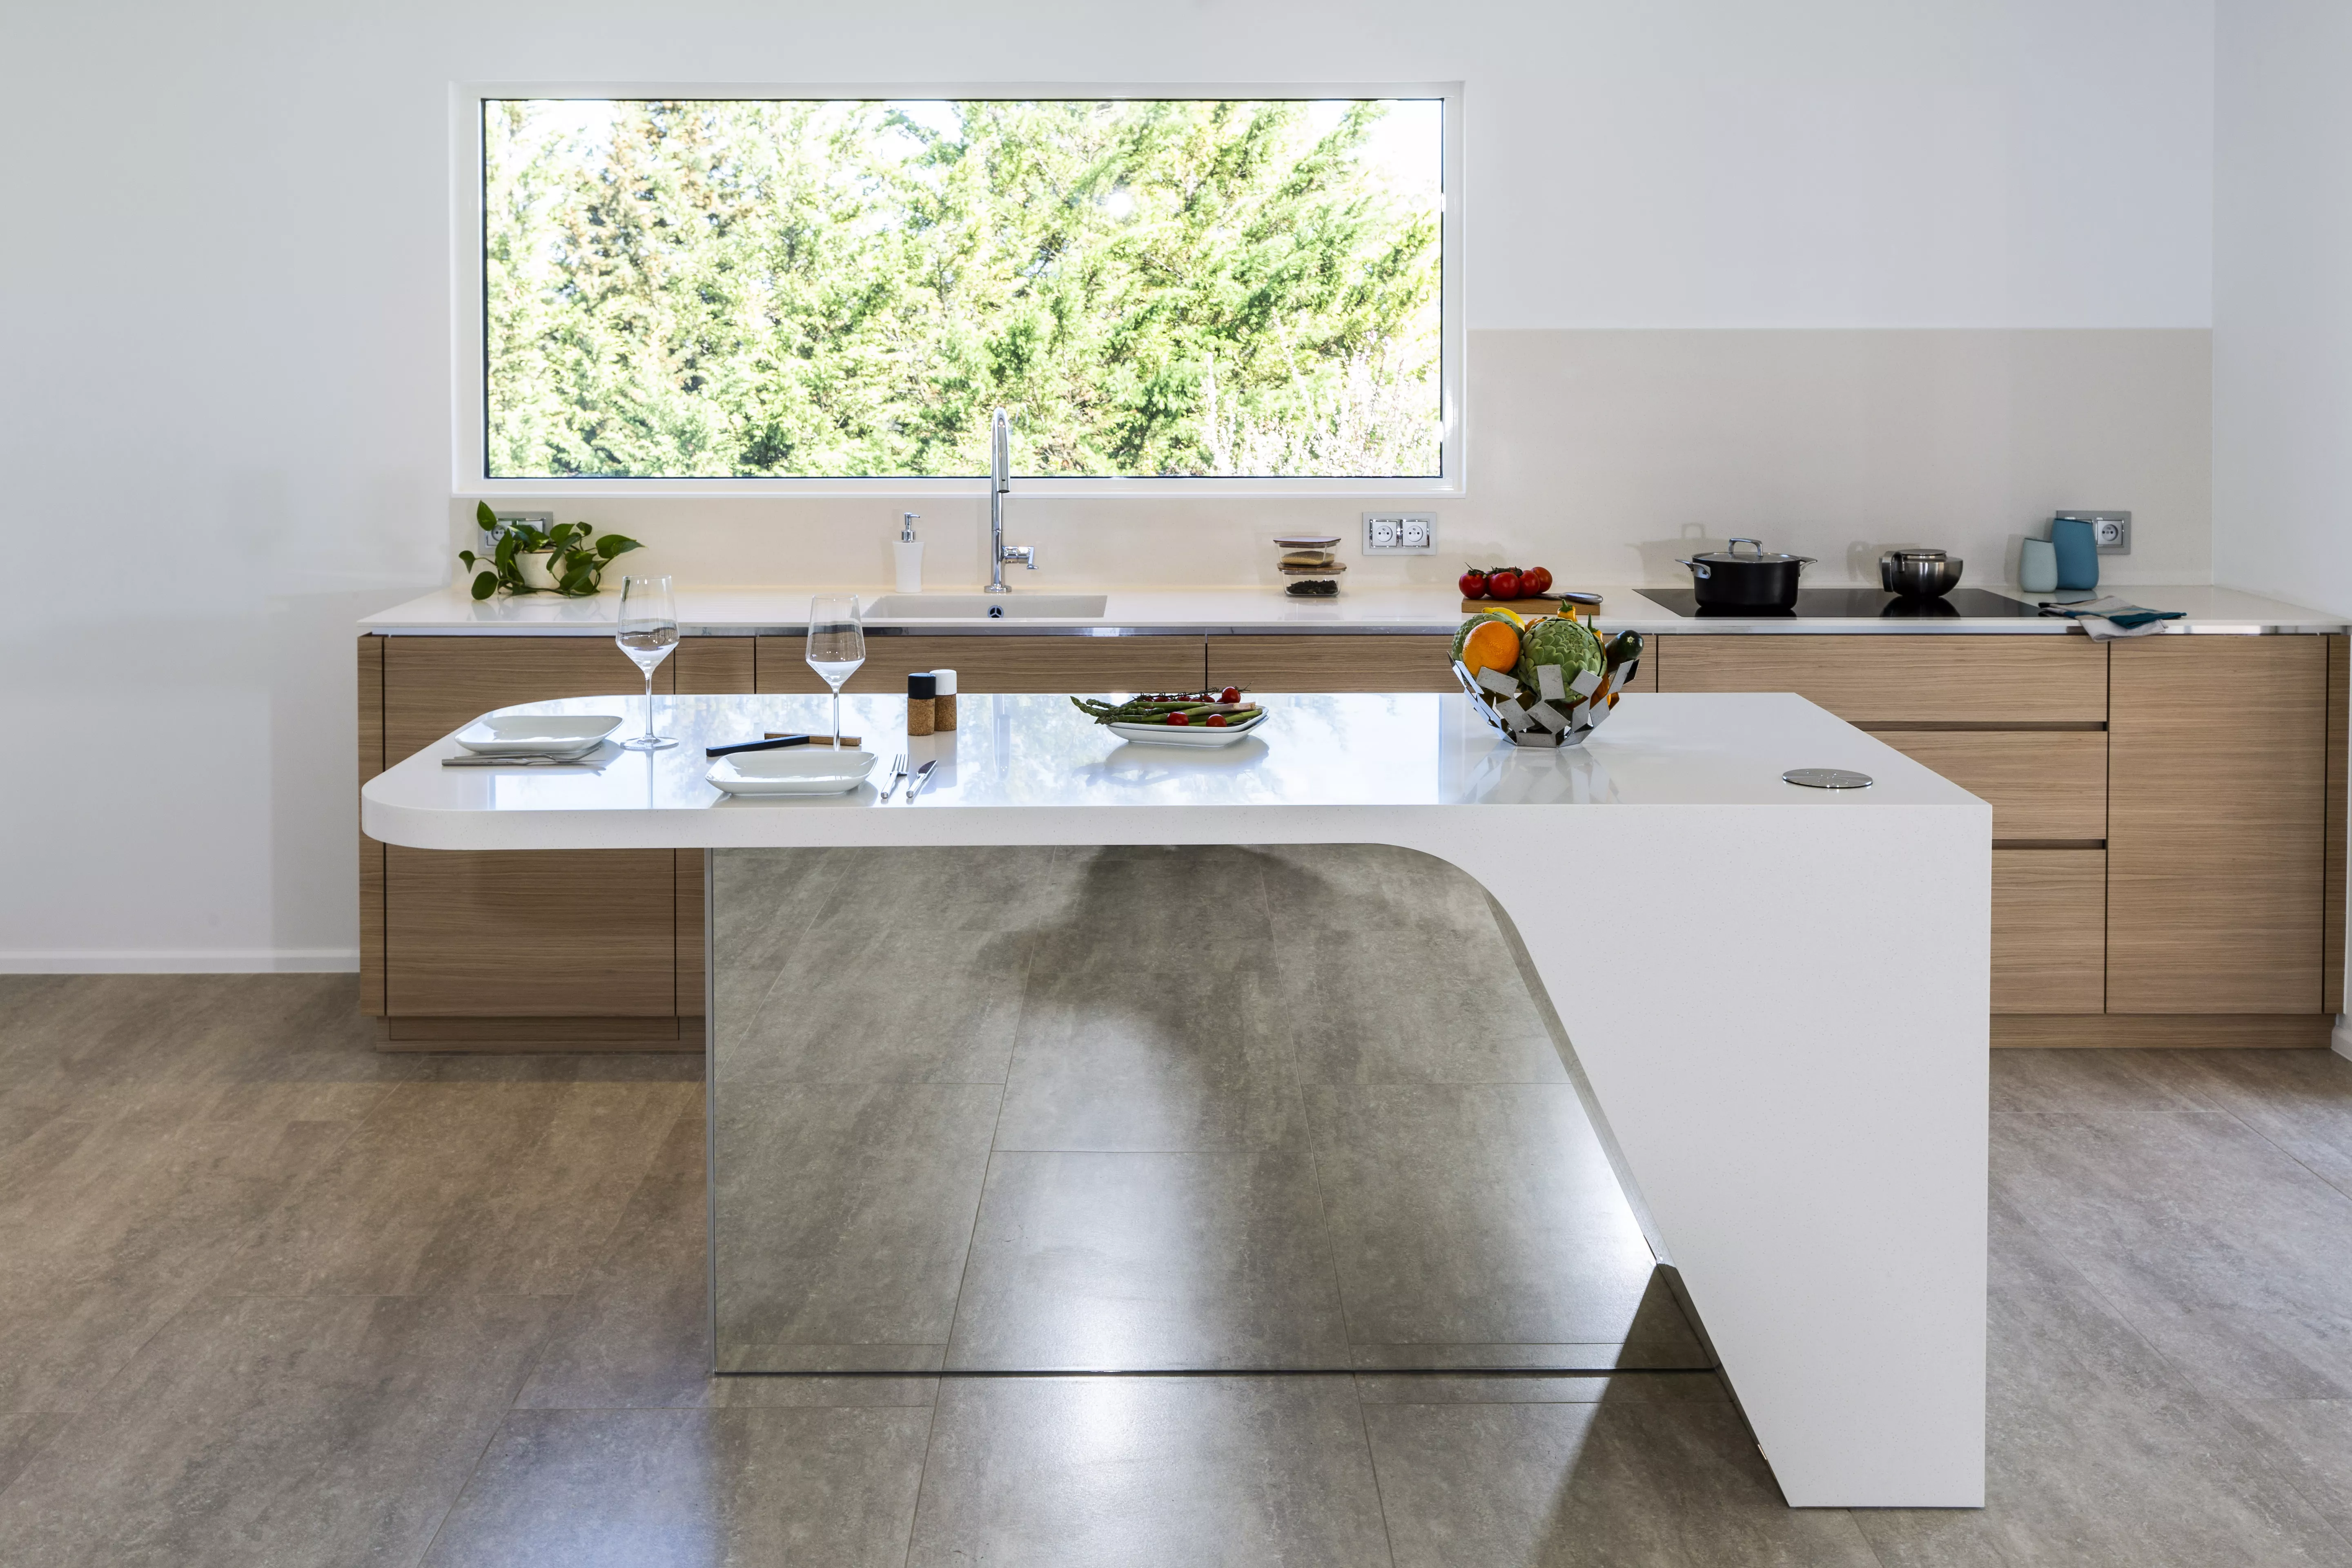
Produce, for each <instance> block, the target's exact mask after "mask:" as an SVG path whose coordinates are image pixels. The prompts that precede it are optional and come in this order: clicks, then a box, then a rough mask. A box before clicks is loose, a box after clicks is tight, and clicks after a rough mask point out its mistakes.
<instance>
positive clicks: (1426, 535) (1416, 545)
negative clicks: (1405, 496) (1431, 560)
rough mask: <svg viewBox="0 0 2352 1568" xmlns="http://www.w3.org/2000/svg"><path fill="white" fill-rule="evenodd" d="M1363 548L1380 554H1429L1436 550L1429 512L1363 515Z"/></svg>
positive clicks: (1433, 520) (1432, 514) (1433, 515)
mask: <svg viewBox="0 0 2352 1568" xmlns="http://www.w3.org/2000/svg"><path fill="white" fill-rule="evenodd" d="M1364 549H1365V550H1366V551H1367V552H1374V551H1376V552H1379V553H1381V554H1382V555H1431V554H1434V553H1435V552H1436V551H1437V514H1436V513H1435V512H1433V511H1368V512H1366V513H1364Z"/></svg>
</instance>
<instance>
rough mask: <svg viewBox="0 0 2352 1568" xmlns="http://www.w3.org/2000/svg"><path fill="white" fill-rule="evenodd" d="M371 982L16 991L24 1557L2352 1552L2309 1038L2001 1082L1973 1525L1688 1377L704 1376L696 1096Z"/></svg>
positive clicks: (7, 1252)
mask: <svg viewBox="0 0 2352 1568" xmlns="http://www.w3.org/2000/svg"><path fill="white" fill-rule="evenodd" d="M352 995H353V990H352V983H351V982H350V980H349V979H347V978H342V977H334V976H302V975H283V976H236V977H230V976H186V977H133V976H114V977H90V978H49V977H23V976H19V977H0V1563H6V1564H8V1565H9V1568H20V1565H24V1568H68V1565H70V1568H81V1565H89V1568H100V1565H103V1568H121V1565H126V1564H128V1565H132V1568H150V1565H154V1568H161V1565H163V1564H169V1565H171V1568H215V1565H220V1568H232V1565H233V1568H281V1565H291V1564H305V1565H309V1564H335V1565H338V1568H340V1565H342V1564H371V1565H373V1564H394V1565H401V1568H406V1565H411V1564H416V1563H431V1564H434V1565H436V1568H440V1565H456V1564H467V1565H472V1564H483V1565H497V1568H519V1565H532V1564H541V1563H547V1564H562V1565H564V1568H585V1565H601V1564H613V1565H615V1568H623V1565H625V1568H646V1565H665V1564H719V1563H736V1564H754V1563H757V1564H769V1563H821V1564H826V1565H828V1568H830V1565H834V1564H851V1565H863V1564H869V1563H870V1564H888V1565H890V1568H901V1565H905V1564H920V1565H925V1568H936V1565H945V1564H950V1563H956V1564H972V1563H985V1564H1022V1565H1024V1568H1026V1565H1031V1564H1038V1565H1049V1568H1050V1565H1058V1564H1072V1565H1078V1564H1084V1565H1087V1568H1106V1565H1114V1564H1129V1563H1134V1564H1160V1563H1168V1564H1174V1563H1230V1564H1257V1563H1268V1564H1271V1563H1284V1564H1348V1565H1355V1564H1378V1565H1381V1568H1430V1565H1435V1564H1451V1565H1458V1568H1533V1565H1537V1564H1544V1565H1547V1568H1559V1565H1565V1564H1577V1565H1581V1564H1630V1563H1641V1564H1665V1565H1681V1564H1688V1565H1692V1568H1742V1565H1747V1564H1766V1563H1771V1564H1801V1565H1811V1564H1838V1565H1846V1564H1852V1565H1854V1568H1871V1565H1884V1568H1898V1565H1910V1564H1931V1563H1932V1564H1947V1563H1948V1564H1994V1563H2009V1564H2025V1563H2066V1564H2116V1565H2119V1568H2121V1565H2129V1568H2138V1565H2142V1564H2167V1565H2180V1568H2211V1565H2218V1564H2231V1565H2232V1568H2235V1565H2240V1564H2251V1565H2259V1568H2268V1565H2271V1564H2288V1563H2294V1564H2313V1563H2322V1564H2345V1563H2352V1196H2347V1194H2352V1063H2347V1062H2345V1061H2343V1060H2341V1059H2338V1058H2335V1057H2332V1056H2328V1055H2326V1054H2324V1053H2303V1052H2267V1051H2214V1052H2194V1051H2174V1052H2137V1051H2115V1052H1999V1053H1996V1054H1995V1057H1994V1065H1993V1080H1994V1085H1995V1094H1996V1099H1995V1105H1994V1114H1993V1136H1994V1150H1993V1171H1994V1193H1995V1212H1994V1224H1993V1271H1992V1414H1993V1421H1992V1454H1991V1458H1992V1478H1991V1492H1992V1502H1991V1506H1990V1508H1988V1509H1986V1510H1983V1511H1981V1512H1968V1513H1928V1512H1901V1511H1889V1512H1872V1513H1863V1514H1849V1513H1846V1512H1843V1511H1840V1510H1808V1511H1802V1512H1800V1511H1795V1510H1790V1509H1787V1508H1785V1507H1783V1506H1782V1505H1781V1503H1780V1499H1779V1496H1778V1494H1777V1493H1776V1492H1775V1491H1774V1490H1773V1489H1772V1485H1771V1479H1770V1475H1769V1471H1768V1470H1766V1469H1765V1468H1764V1466H1763V1464H1762V1462H1761V1460H1760V1459H1759V1458H1758V1456H1757V1454H1756V1451H1755V1448H1754V1446H1753V1444H1752V1443H1751V1442H1750V1441H1749V1439H1748V1436H1747V1434H1746V1432H1745V1430H1744V1428H1743V1427H1742V1426H1741V1425H1740V1423H1739V1420H1738V1415H1737V1413H1736V1410H1735V1409H1734V1407H1733V1406H1732V1405H1731V1404H1730V1402H1729V1401H1728V1399H1727V1396H1726V1394H1725V1393H1724V1391H1723V1389H1722V1387H1721V1385H1720V1384H1718V1383H1717V1380H1716V1379H1715V1378H1714V1377H1713V1376H1712V1375H1710V1374H1707V1373H1620V1374H1617V1375H1615V1376H1611V1377H1550V1376H1544V1377H1534V1376H1505V1377H1466V1376H1401V1375H1394V1374H1375V1373H1364V1374H1357V1375H1342V1376H1328V1377H1315V1376H1271V1377H1252V1378H1220V1377H1192V1378H1150V1377H1145V1378H1067V1379H1061V1378H1051V1379H1034V1378H1033V1379H1024V1378H1006V1379H995V1378H981V1379H966V1378H957V1377H954V1376H948V1377H930V1376H905V1377H875V1378H792V1379H778V1378H752V1379H730V1380H724V1381H720V1382H716V1383H714V1382H713V1381H711V1380H710V1379H709V1378H707V1377H706V1376H705V1375H704V1373H703V1369H704V1367H705V1366H706V1365H707V1364H708V1359H709V1341H708V1339H707V1337H706V1334H705V1329H704V1322H705V1317H704V1308H705V1303H704V1296H703V1273H702V1268H703V1256H704V1245H703V1225H702V1215H703V1207H702V1181H703V1176H702V1149H703V1135H702V1134H703V1129H702V1121H701V1114H700V1110H701V1103H702V1085H701V1084H700V1083H699V1082H698V1081H697V1080H696V1073H697V1071H698V1064H694V1063H690V1062H688V1063H682V1062H679V1061H677V1060H676V1059H674V1058H635V1059H616V1058H560V1057H543V1058H488V1059H484V1058H476V1059H462V1058H418V1057H386V1056H379V1055H377V1054H375V1053H373V1051H371V1050H370V1049H369V1048H368V1046H369V1037H368V1035H367V1032H366V1030H365V1029H364V1028H363V1027H362V1026H361V1025H360V1023H359V1021H358V1020H356V1019H355V1018H353V1017H352ZM1335 1048H1344V1047H1335Z"/></svg>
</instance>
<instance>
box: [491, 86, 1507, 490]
mask: <svg viewBox="0 0 2352 1568" xmlns="http://www.w3.org/2000/svg"><path fill="white" fill-rule="evenodd" d="M511 98H581V99H587V98H599V99H601V98H617V99H632V98H645V99H730V98H735V99H741V98H751V99H763V98H764V99H835V100H845V99H866V100H870V99H894V98H900V99H905V98H943V99H958V98H961V99H986V98H996V99H1055V98H1078V99H1181V98H1217V99H1239V100H1259V99H1335V98H1421V99H1431V98H1434V99H1443V100H1444V103H1445V132H1444V135H1445V146H1444V181H1445V193H1444V207H1443V209H1442V214H1443V224H1442V229H1441V241H1440V248H1439V262H1440V265H1441V267H1442V268H1444V272H1443V275H1442V277H1441V279H1440V282H1439V290H1438V310H1439V328H1438V331H1439V336H1438V352H1439V355H1440V360H1439V382H1438V398H1439V405H1438V406H1439V419H1440V429H1439V438H1438V439H1439V445H1438V466H1439V469H1440V476H1441V477H1438V478H1433V479H1246V478H1245V479H1224V478H1212V477H1200V478H1194V477H1190V476H1166V477H1160V476H1154V477H1150V478H1138V479H1116V478H1102V479H1056V478H1043V479H1029V478H1022V477H1017V476H1016V478H1015V480H1014V483H1015V485H1016V486H1017V487H1018V489H1020V490H1021V491H1022V492H1024V493H1025V494H1029V495H1036V496H1156V497H1165V496H1189V497H1193V498H1199V499H1205V498H1209V497H1214V496H1261V497H1273V496H1288V497H1314V496H1371V497H1399V498H1414V497H1423V496H1459V495H1461V494H1463V493H1464V487H1465V479H1466V476H1465V471H1464V455H1465V451H1466V449H1467V447H1468V441H1467V438H1466V428H1465V417H1464V414H1465V411H1464V407H1463V386H1464V384H1465V382H1464V376H1465V354H1464V350H1465V344H1466V341H1467V337H1468V334H1467V332H1466V331H1465V328H1464V312H1463V308H1462V283H1463V268H1462V228H1463V223H1462V84H1461V83H1460V82H1409V83H1400V82H1374V83H1360V82H1313V83H1302V82H1288V83H1262V82H1215V83H1199V82H1149V83H1129V84H1124V85H1116V86H1102V85H1097V84H1094V83H1087V82H948V83H940V82H923V83H908V82H888V83H856V84H848V85H844V84H841V83H827V84H824V85H779V84H777V83H773V82H766V83H760V84H756V85H747V84H744V83H739V82H587V83H583V82H564V83H550V82H474V83H464V84H459V85H457V86H455V87H453V88H452V89H450V96H449V127H450V134H449V166H450V180H449V193H450V200H449V229H450V258H451V268H450V304H451V309H450V326H451V332H450V346H451V353H450V361H451V383H450V387H451V397H450V415H451V418H450V428H451V451H452V456H453V458H454V468H453V474H452V489H453V491H454V493H456V494H457V495H458V496H461V497H465V498H468V499H472V498H476V497H479V498H481V499H484V500H497V499H499V498H500V497H506V496H592V495H593V496H670V497H680V496H768V497H778V496H795V497H811V498H814V497H825V496H858V497H866V498H869V499H878V498H883V497H901V496H903V497H909V498H913V497H921V496H955V495H970V494H971V493H972V490H973V489H974V486H975V484H976V483H982V482H984V480H982V481H976V480H974V479H892V478H875V479H845V478H773V477H769V478H759V479H679V478H644V479H491V478H488V460H487V459H488V452H487V449H486V447H485V441H486V439H487V435H488V413H489V409H488V399H489V385H488V381H489V378H488V374H486V371H487V346H486V343H485V342H484V327H485V322H484V321H483V315H484V309H483V279H482V270H483V258H482V216H483V215H482V205H483V192H482V103H483V100H495V99H511Z"/></svg>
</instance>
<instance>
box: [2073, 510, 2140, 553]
mask: <svg viewBox="0 0 2352 1568" xmlns="http://www.w3.org/2000/svg"><path fill="white" fill-rule="evenodd" d="M2057 515H2058V516H2060V517H2063V518H2080V519H2082V520H2083V521H2084V522H2087V523H2089V524H2090V525H2091V537H2092V538H2093V539H2095V540H2096V541H2097V542H2098V545H2099V553H2100V554H2102V555H2129V554H2130V553H2131V513H2129V512H2127V511H2062V512H2059V513H2058V514H2057Z"/></svg>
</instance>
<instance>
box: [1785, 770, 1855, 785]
mask: <svg viewBox="0 0 2352 1568" xmlns="http://www.w3.org/2000/svg"><path fill="white" fill-rule="evenodd" d="M1780 778H1781V782H1783V783H1785V784H1802V785H1804V786H1805V787H1806V788H1807V789H1868V788H1869V787H1870V786H1871V785H1872V784H1876V783H1877V782H1878V781H1877V780H1876V779H1874V778H1872V777H1871V776H1870V775H1869V774H1868V773H1855V772H1853V770H1852V769H1850V768H1790V770H1789V771H1788V772H1787V773H1782V774H1781V775H1780Z"/></svg>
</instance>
